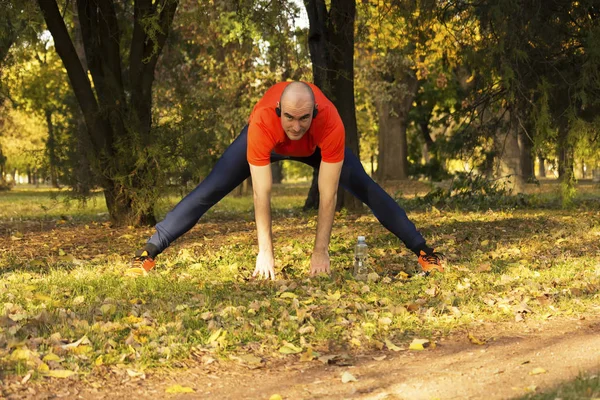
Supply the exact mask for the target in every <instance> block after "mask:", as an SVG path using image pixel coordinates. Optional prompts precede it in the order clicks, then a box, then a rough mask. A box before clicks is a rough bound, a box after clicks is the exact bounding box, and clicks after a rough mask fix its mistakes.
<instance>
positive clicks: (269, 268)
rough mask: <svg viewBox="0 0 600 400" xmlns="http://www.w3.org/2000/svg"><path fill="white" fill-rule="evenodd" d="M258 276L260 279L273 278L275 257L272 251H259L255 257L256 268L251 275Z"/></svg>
mask: <svg viewBox="0 0 600 400" xmlns="http://www.w3.org/2000/svg"><path fill="white" fill-rule="evenodd" d="M257 276H258V277H259V278H261V279H269V278H271V280H275V259H274V258H273V252H270V251H260V252H258V256H257V257H256V268H255V269H254V273H253V274H252V277H257Z"/></svg>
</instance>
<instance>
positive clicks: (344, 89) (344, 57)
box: [304, 0, 361, 210]
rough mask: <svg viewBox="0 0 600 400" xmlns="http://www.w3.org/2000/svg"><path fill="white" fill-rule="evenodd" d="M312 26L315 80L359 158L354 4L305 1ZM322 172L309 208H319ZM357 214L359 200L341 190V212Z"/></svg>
mask: <svg viewBox="0 0 600 400" xmlns="http://www.w3.org/2000/svg"><path fill="white" fill-rule="evenodd" d="M304 4H305V6H306V12H307V14H308V19H309V22H310V27H309V34H308V45H309V49H310V57H311V61H312V65H313V80H314V83H315V85H317V86H318V87H319V88H320V89H321V90H322V91H323V93H325V95H326V96H327V97H328V98H329V99H331V101H332V102H333V104H334V105H335V106H336V108H337V110H338V112H339V114H340V117H341V118H342V121H343V123H344V128H345V130H346V146H347V147H349V148H350V149H351V150H352V151H353V152H354V154H356V155H357V157H358V156H359V149H358V128H357V125H356V110H355V103H354V20H355V17H356V3H355V1H354V0H331V5H330V7H329V11H328V10H327V5H326V3H325V0H304ZM317 181H318V171H317V172H316V173H314V174H313V182H312V184H311V189H310V190H309V193H308V196H307V199H306V203H305V208H307V207H309V208H315V209H317V208H318V202H317V203H315V202H314V201H315V200H317V201H318V195H317V194H316V193H315V191H318V185H317ZM340 207H345V208H348V209H352V210H357V209H359V208H360V207H361V203H360V201H359V200H358V199H356V198H355V197H354V196H352V195H351V194H350V193H348V192H346V191H344V190H342V189H340V190H339V191H338V202H337V208H338V209H339V208H340Z"/></svg>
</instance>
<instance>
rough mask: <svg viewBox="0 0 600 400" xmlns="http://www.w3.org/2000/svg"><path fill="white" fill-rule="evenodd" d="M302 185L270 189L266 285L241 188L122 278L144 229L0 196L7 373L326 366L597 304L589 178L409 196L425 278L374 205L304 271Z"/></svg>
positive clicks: (2, 338)
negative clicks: (494, 197)
mask: <svg viewBox="0 0 600 400" xmlns="http://www.w3.org/2000/svg"><path fill="white" fill-rule="evenodd" d="M305 190H306V188H305V187H295V186H282V187H278V188H276V193H275V194H274V199H273V201H274V207H273V208H274V218H273V221H274V222H273V234H274V242H275V248H276V250H275V252H276V254H275V255H276V272H277V274H278V279H277V280H276V281H274V282H270V281H269V282H264V281H256V280H252V279H250V275H251V273H252V270H253V267H254V262H255V257H256V250H257V247H256V235H255V230H254V220H253V214H252V202H251V197H228V198H226V199H225V200H224V201H223V202H222V203H221V204H219V205H218V206H217V207H216V208H215V209H214V210H212V211H211V212H209V214H207V215H206V216H205V217H204V219H203V220H201V222H200V223H199V224H198V225H197V226H196V227H195V228H194V229H193V230H192V231H190V232H189V233H188V234H187V235H185V236H184V237H182V238H181V239H180V240H178V241H177V242H176V243H174V244H173V245H172V246H171V247H170V248H169V249H168V250H167V251H166V252H165V253H163V254H162V255H160V256H159V258H158V265H157V267H156V269H155V270H153V271H151V272H150V273H149V274H148V275H146V276H127V273H126V272H127V269H128V267H129V261H130V258H131V256H132V254H133V252H134V251H135V250H136V249H137V248H138V247H140V245H142V244H143V243H144V242H145V241H146V240H147V238H148V237H149V236H150V235H151V234H152V233H153V229H151V228H118V229H114V228H111V227H110V225H109V223H108V222H106V218H107V217H106V215H105V214H104V213H105V210H104V207H103V202H102V201H101V197H98V198H96V199H95V200H94V199H92V200H91V201H89V202H88V203H87V204H86V206H85V207H83V208H82V207H80V206H78V205H77V204H75V203H72V204H70V206H69V205H68V204H66V203H64V201H63V200H61V196H59V197H57V198H54V199H51V198H50V197H49V193H48V192H47V191H44V190H33V189H29V190H13V191H11V192H7V193H3V194H2V196H1V197H0V203H2V204H1V205H2V207H1V209H0V234H1V235H2V241H1V242H0V243H1V244H0V371H2V373H1V374H2V375H0V379H4V380H6V382H8V381H9V379H12V378H9V377H14V376H18V380H19V382H23V381H25V382H26V381H28V380H31V381H32V382H35V381H36V380H45V379H50V378H68V379H91V380H93V379H94V377H97V376H103V375H109V374H111V373H114V372H115V371H120V372H121V373H124V374H127V375H128V376H130V377H139V376H143V375H144V374H145V373H146V372H147V371H150V370H155V369H156V368H163V367H164V368H180V367H185V366H186V365H188V363H189V362H201V363H202V364H204V365H210V364H211V363H214V362H221V361H223V360H229V361H228V362H234V363H237V364H241V365H244V366H247V367H249V368H265V367H266V368H268V367H269V365H274V364H277V363H281V362H285V361H286V360H293V361H301V362H306V363H318V362H321V363H331V362H336V361H338V362H339V360H340V358H343V357H344V355H345V354H361V353H371V352H374V351H375V352H381V353H382V354H385V353H386V352H391V353H396V352H401V351H429V350H431V349H433V348H435V347H436V344H437V343H439V341H440V340H442V339H443V338H444V337H447V336H449V335H452V334H455V333H457V332H463V333H464V334H465V335H466V336H467V337H468V339H469V345H472V346H478V345H482V344H484V343H486V341H488V340H491V339H492V335H491V334H489V335H483V336H482V335H478V334H476V333H475V334H474V333H471V332H478V329H477V328H478V327H480V326H483V325H486V326H489V325H490V324H492V325H493V324H500V323H502V322H506V321H512V322H514V323H521V322H522V323H526V322H527V321H547V320H556V319H561V318H571V319H573V318H578V317H580V316H581V317H582V318H583V317H585V316H586V315H590V314H598V313H599V312H600V306H599V304H600V302H599V297H600V295H599V288H600V201H599V200H598V197H596V196H598V194H599V193H598V192H599V191H598V189H597V187H596V186H593V185H590V186H589V187H588V189H587V191H586V190H584V191H583V193H581V194H580V196H579V197H577V198H575V200H574V201H573V202H572V203H571V204H570V206H569V207H568V208H560V207H557V206H556V204H555V203H553V202H552V201H551V199H552V196H551V195H550V196H549V197H544V195H543V194H538V195H537V197H528V198H523V199H521V200H520V201H517V202H514V204H512V205H509V204H508V203H503V204H502V206H498V207H494V206H493V205H491V206H490V205H485V206H482V207H473V204H470V205H469V207H465V209H461V207H460V206H457V205H456V204H452V205H451V206H440V205H438V206H432V205H422V204H421V205H420V203H419V202H418V201H416V200H414V199H413V200H414V201H413V200H410V199H409V200H405V206H406V207H407V208H408V212H409V216H410V218H411V219H412V220H413V221H414V222H415V224H416V225H417V226H418V227H419V229H420V231H421V232H422V233H423V234H424V236H425V237H426V238H428V241H429V243H430V244H431V245H433V246H435V247H436V249H437V250H439V251H441V252H443V253H445V255H446V257H447V264H448V268H447V271H446V273H444V274H439V273H436V274H433V275H431V276H429V277H423V276H419V275H416V274H415V272H417V270H416V267H417V266H416V258H415V257H414V255H413V254H411V253H410V252H409V251H408V250H407V249H406V248H404V246H403V245H402V244H401V243H400V242H399V241H398V240H397V239H396V238H395V237H393V236H392V235H391V234H390V233H389V232H387V231H386V230H385V229H384V228H383V227H382V226H381V225H380V224H379V223H378V221H377V220H376V219H375V218H374V217H373V216H372V215H371V214H370V213H369V212H368V211H367V212H364V213H362V214H351V213H346V212H341V213H339V214H338V215H337V216H336V221H335V224H334V230H333V234H332V242H331V246H330V255H331V260H332V269H333V274H332V276H331V277H320V278H314V279H309V278H308V277H307V272H308V268H309V265H308V261H309V259H310V254H311V249H312V244H313V241H314V233H315V228H316V214H314V213H303V212H302V211H301V206H302V202H303V200H304V197H303V195H304V193H305ZM408 192H410V190H407V189H406V188H405V189H404V193H405V194H406V193H408ZM409 197H410V196H409ZM532 199H533V200H532ZM176 200H177V198H176V196H174V197H172V198H170V199H169V200H168V201H165V202H164V204H163V207H164V210H165V211H166V210H167V209H168V208H169V207H170V206H171V205H172V204H173V202H174V201H176ZM534 200H535V201H534ZM532 204H533V205H532ZM488 206H489V207H488ZM358 235H365V236H366V238H367V242H368V244H369V256H370V258H369V263H370V268H371V273H370V274H369V276H368V279H367V280H365V281H357V280H355V279H354V278H353V277H352V275H351V273H350V272H351V264H352V256H353V246H354V244H355V240H356V236H358ZM346 378H347V379H350V380H351V379H352V376H346ZM596 389H597V387H596ZM5 390H7V393H5V394H6V395H9V394H10V393H11V392H10V390H11V389H10V386H9V385H6V386H5ZM172 390H174V391H177V390H182V391H185V390H187V389H186V388H185V387H181V388H177V387H174V388H172Z"/></svg>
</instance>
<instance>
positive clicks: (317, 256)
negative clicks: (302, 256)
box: [310, 251, 331, 276]
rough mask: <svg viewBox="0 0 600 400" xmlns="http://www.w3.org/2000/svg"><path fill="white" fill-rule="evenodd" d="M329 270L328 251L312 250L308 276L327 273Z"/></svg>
mask: <svg viewBox="0 0 600 400" xmlns="http://www.w3.org/2000/svg"><path fill="white" fill-rule="evenodd" d="M330 272H331V269H330V262H329V253H328V252H326V251H325V252H314V253H313V255H312V257H311V258H310V276H316V275H319V274H329V273H330Z"/></svg>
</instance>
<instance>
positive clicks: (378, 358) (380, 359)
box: [373, 356, 387, 361]
mask: <svg viewBox="0 0 600 400" xmlns="http://www.w3.org/2000/svg"><path fill="white" fill-rule="evenodd" d="M386 358H387V356H379V357H373V360H375V361H383V360H385V359H386Z"/></svg>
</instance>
